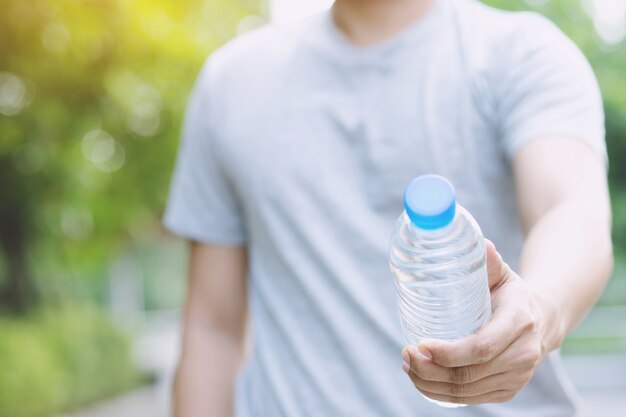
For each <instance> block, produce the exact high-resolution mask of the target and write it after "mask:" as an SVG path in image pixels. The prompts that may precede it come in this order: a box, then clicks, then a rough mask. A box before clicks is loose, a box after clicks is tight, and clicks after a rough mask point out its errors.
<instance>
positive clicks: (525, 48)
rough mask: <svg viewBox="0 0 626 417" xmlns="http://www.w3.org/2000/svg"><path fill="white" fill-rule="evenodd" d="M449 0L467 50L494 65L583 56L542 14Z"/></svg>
mask: <svg viewBox="0 0 626 417" xmlns="http://www.w3.org/2000/svg"><path fill="white" fill-rule="evenodd" d="M449 1H450V4H451V5H452V7H451V8H452V10H453V14H454V15H455V16H456V20H457V22H458V28H459V31H460V36H461V38H462V42H464V43H465V47H466V49H467V50H468V51H469V53H470V54H472V53H473V54H476V55H482V56H483V58H484V59H487V60H489V64H490V65H495V64H497V63H504V64H506V63H507V62H511V63H523V62H525V60H526V59H527V58H529V57H532V58H533V59H541V60H548V61H549V60H557V59H560V58H561V57H563V56H564V55H566V56H568V57H569V58H570V59H571V58H572V57H573V58H574V59H580V58H582V53H581V52H580V50H579V48H578V47H577V46H576V45H575V44H574V42H572V41H571V40H570V39H569V38H568V37H567V36H566V35H565V34H564V33H563V32H562V31H561V30H560V29H559V28H558V27H557V26H556V25H555V24H554V23H553V22H552V21H551V20H549V19H548V18H546V17H544V16H542V15H541V14H539V13H535V12H530V11H505V10H500V9H496V8H494V7H491V6H488V5H486V4H483V3H480V2H478V1H477V0H449ZM537 54H539V55H537Z"/></svg>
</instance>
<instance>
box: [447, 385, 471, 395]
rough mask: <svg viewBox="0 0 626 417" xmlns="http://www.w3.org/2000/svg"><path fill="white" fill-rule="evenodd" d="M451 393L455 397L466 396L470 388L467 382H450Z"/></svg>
mask: <svg viewBox="0 0 626 417" xmlns="http://www.w3.org/2000/svg"><path fill="white" fill-rule="evenodd" d="M449 389H450V394H451V395H452V396H454V397H464V396H466V395H467V394H468V389H467V386H466V385H465V384H450V386H449Z"/></svg>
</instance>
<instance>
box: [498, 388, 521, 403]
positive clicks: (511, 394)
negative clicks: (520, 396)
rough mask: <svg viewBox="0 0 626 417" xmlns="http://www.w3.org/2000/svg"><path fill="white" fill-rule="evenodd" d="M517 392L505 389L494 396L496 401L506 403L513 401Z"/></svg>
mask: <svg viewBox="0 0 626 417" xmlns="http://www.w3.org/2000/svg"><path fill="white" fill-rule="evenodd" d="M516 394H517V391H503V392H502V394H501V395H498V396H497V397H496V398H494V402H496V403H505V402H508V401H511V400H512V399H513V398H515V395H516Z"/></svg>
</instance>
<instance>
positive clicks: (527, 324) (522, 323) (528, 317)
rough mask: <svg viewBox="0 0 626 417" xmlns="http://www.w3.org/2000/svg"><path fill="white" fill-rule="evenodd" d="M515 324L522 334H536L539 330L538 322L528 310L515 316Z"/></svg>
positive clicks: (521, 311)
mask: <svg viewBox="0 0 626 417" xmlns="http://www.w3.org/2000/svg"><path fill="white" fill-rule="evenodd" d="M515 322H516V323H517V326H518V328H519V329H520V331H521V332H534V331H535V330H536V329H537V321H536V320H535V318H534V317H533V316H532V314H530V312H528V311H526V310H519V311H518V312H517V314H516V315H515Z"/></svg>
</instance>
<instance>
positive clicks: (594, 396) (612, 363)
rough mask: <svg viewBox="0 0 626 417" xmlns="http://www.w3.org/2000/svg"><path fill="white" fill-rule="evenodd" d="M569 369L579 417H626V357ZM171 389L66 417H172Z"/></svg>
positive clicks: (583, 360) (581, 362)
mask: <svg viewBox="0 0 626 417" xmlns="http://www.w3.org/2000/svg"><path fill="white" fill-rule="evenodd" d="M565 366H566V368H567V370H568V373H569V374H570V376H571V377H572V379H573V380H574V382H575V384H576V386H577V388H578V390H579V391H580V393H581V396H582V398H583V404H582V407H581V413H580V415H579V417H621V416H624V415H626V412H625V410H626V357H599V358H589V357H573V358H565ZM167 385H169V383H162V384H158V385H155V386H153V387H147V388H143V389H140V390H137V391H135V392H132V393H130V394H128V395H125V396H122V397H119V398H117V399H114V400H111V401H107V402H104V403H102V404H99V405H96V406H94V407H93V408H90V409H88V410H83V411H81V412H78V413H74V414H69V415H67V416H62V417H169V416H168V413H167V409H168V405H167V395H168V387H167ZM59 417H61V416H59Z"/></svg>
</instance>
